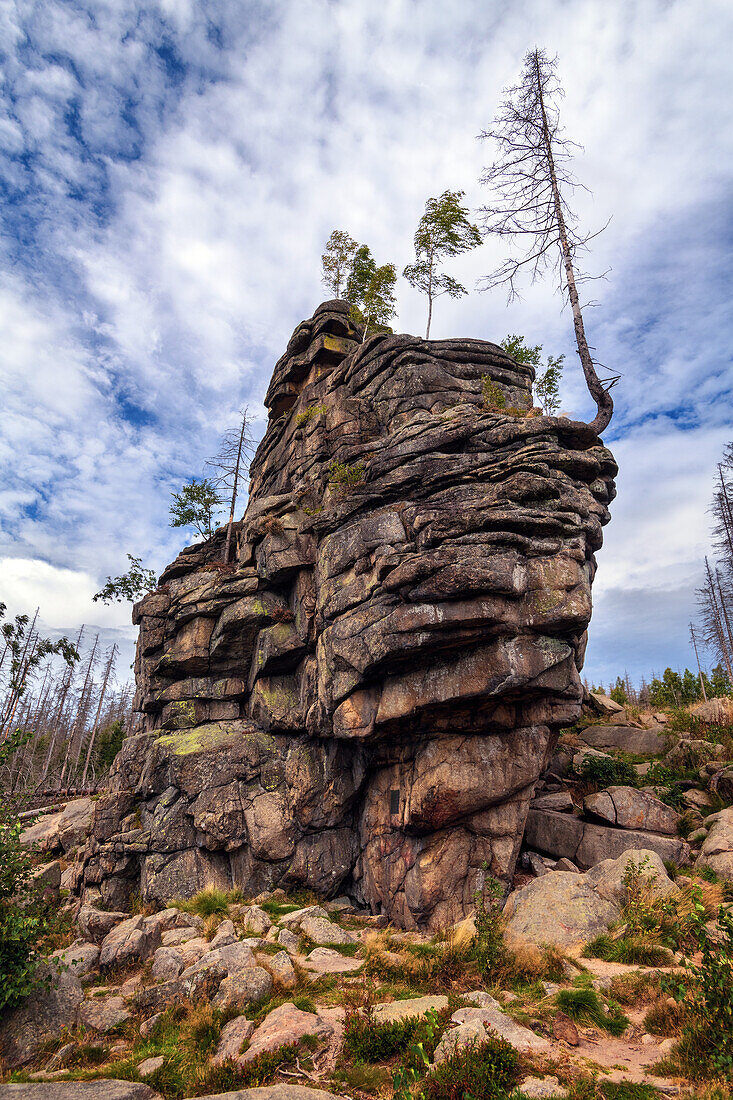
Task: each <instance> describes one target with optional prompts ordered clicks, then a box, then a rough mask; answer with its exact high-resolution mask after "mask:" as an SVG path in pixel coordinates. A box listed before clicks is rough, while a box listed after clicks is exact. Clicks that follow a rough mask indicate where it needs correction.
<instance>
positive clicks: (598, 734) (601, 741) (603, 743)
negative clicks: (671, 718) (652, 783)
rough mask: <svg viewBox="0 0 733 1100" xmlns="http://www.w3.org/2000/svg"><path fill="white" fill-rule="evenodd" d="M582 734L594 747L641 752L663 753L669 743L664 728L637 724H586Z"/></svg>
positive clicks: (587, 742)
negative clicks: (659, 728)
mask: <svg viewBox="0 0 733 1100" xmlns="http://www.w3.org/2000/svg"><path fill="white" fill-rule="evenodd" d="M580 736H581V737H582V739H583V741H585V743H586V745H589V746H590V747H591V748H593V749H620V750H621V752H633V753H640V754H646V753H662V752H664V751H665V750H666V748H667V744H668V737H667V735H666V734H665V733H664V730H655V729H639V728H638V727H637V726H601V725H598V726H586V727H585V729H584V730H583V731H582V732H581V734H580Z"/></svg>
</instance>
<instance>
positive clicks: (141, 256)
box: [0, 0, 733, 680]
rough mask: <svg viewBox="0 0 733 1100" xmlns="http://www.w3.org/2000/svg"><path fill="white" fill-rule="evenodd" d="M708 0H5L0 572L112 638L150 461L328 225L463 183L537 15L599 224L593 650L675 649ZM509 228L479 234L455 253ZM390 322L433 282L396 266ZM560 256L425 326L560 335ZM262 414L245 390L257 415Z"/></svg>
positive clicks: (715, 103)
mask: <svg viewBox="0 0 733 1100" xmlns="http://www.w3.org/2000/svg"><path fill="white" fill-rule="evenodd" d="M732 40H733V6H731V4H730V3H728V2H727V0H697V2H696V3H694V4H692V3H689V2H688V0H685V2H679V0H678V2H674V0H633V2H631V0H630V2H624V0H617V2H616V3H614V4H600V3H598V2H597V0H524V2H522V0H513V2H511V3H509V2H505V3H502V2H489V3H487V2H486V0H454V3H452V4H451V5H446V4H444V3H442V2H438V0H422V2H421V3H419V4H418V3H415V2H414V0H412V2H410V0H386V2H385V3H384V4H382V5H378V6H375V5H373V4H369V3H368V2H367V0H280V2H278V3H274V4H273V3H267V4H266V3H252V2H247V0H239V2H237V3H234V2H230V3H228V2H227V0H219V2H217V3H208V2H206V0H197V2H194V0H190V2H189V0H159V2H157V3H155V2H149V3H146V4H145V5H142V4H137V3H133V2H127V0H112V2H107V3H105V2H99V0H98V2H95V3H94V4H93V5H92V4H84V3H76V2H72V0H64V2H57V0H40V2H32V0H22V2H20V0H19V2H17V3H13V2H12V0H11V2H10V3H8V4H6V5H4V6H3V8H2V12H1V13H0V44H1V45H0V50H2V51H3V52H2V53H0V77H1V79H2V102H1V103H0V187H1V188H2V191H1V196H2V219H1V220H0V265H1V272H0V333H2V339H1V340H0V385H1V386H2V394H3V408H4V415H3V417H2V421H1V422H0V463H1V464H2V476H1V478H0V558H1V559H2V561H0V599H4V600H5V601H6V602H7V603H8V605H9V607H10V608H11V609H12V610H14V611H15V610H28V609H30V610H33V608H35V606H36V605H37V604H38V605H40V607H41V615H42V617H43V620H44V623H45V625H46V626H47V628H48V629H49V630H50V631H54V632H58V631H67V632H69V633H71V632H72V631H74V630H75V629H77V628H78V624H80V623H81V622H82V621H84V622H87V623H88V624H90V625H94V626H95V627H98V628H100V629H101V630H102V632H103V635H104V638H105V640H112V639H115V640H117V641H119V642H120V643H121V645H122V647H123V651H124V653H125V655H126V659H128V658H129V655H130V654H131V648H132V641H133V639H134V632H133V629H132V627H131V626H130V625H129V614H128V609H127V608H125V607H112V608H107V609H104V608H101V607H100V606H99V605H98V604H93V603H92V602H91V596H92V594H93V593H94V592H95V591H96V590H97V589H98V588H99V587H100V585H101V583H102V582H103V580H104V578H105V576H106V575H107V574H109V573H112V574H114V573H118V572H121V571H122V570H123V569H124V568H125V566H126V559H125V554H126V553H127V552H129V553H133V554H135V555H138V556H141V557H143V558H144V560H145V561H146V562H147V563H148V564H150V565H151V566H153V567H155V568H158V569H160V568H162V567H163V566H164V565H165V563H166V562H167V561H168V560H170V559H171V558H172V557H173V556H175V553H176V552H177V549H178V548H179V546H180V544H181V532H180V531H173V530H171V529H170V528H169V527H168V526H167V522H168V503H169V494H170V492H171V491H173V490H175V489H177V488H179V487H180V485H181V484H182V482H183V481H184V480H185V479H186V478H188V477H190V476H194V475H198V474H200V472H201V466H202V462H203V460H204V459H205V458H206V457H207V456H208V455H210V454H211V453H212V452H213V451H214V450H215V448H216V442H217V439H218V437H219V435H220V434H221V432H222V431H223V430H224V429H225V428H226V427H228V426H229V425H230V424H231V422H232V420H233V419H234V417H235V415H236V410H237V409H238V407H239V406H240V405H242V404H243V403H245V402H248V403H249V404H250V406H251V408H252V409H254V410H256V412H257V415H258V416H259V417H261V418H263V417H264V410H263V409H262V406H261V401H262V397H263V395H264V392H265V390H266V387H267V384H268V381H269V377H270V373H271V370H272V366H273V364H274V362H275V360H276V359H277V358H278V356H279V355H280V354H281V352H282V350H283V348H284V346H285V343H286V341H287V339H288V336H289V335H290V332H291V331H292V329H293V328H294V326H295V325H296V324H297V323H298V321H299V320H300V319H301V318H302V317H305V316H309V315H310V314H311V313H312V311H313V309H314V308H315V306H316V305H317V304H318V302H319V301H320V300H321V299H322V297H323V296H324V294H323V291H322V288H321V286H320V278H319V257H320V253H321V251H322V247H323V243H324V241H325V239H326V238H327V236H328V234H329V233H330V231H331V230H332V229H333V228H334V227H336V226H338V227H339V228H344V229H347V230H348V231H349V232H350V233H351V234H352V236H354V237H356V238H358V239H359V240H363V241H366V242H367V243H369V244H370V246H371V248H372V250H373V252H374V254H375V256H376V258H377V262H379V263H383V262H386V261H388V260H393V261H394V262H396V264H397V265H398V268H399V269H401V268H402V267H403V266H404V264H405V263H407V262H409V261H410V259H411V242H412V236H413V233H414V230H415V226H416V223H417V220H418V219H419V217H420V214H421V213H422V209H423V205H424V202H425V199H426V198H427V197H428V196H430V195H437V194H439V193H440V192H441V191H443V190H444V189H445V188H451V189H462V190H465V192H466V198H467V201H468V202H469V204H470V205H471V206H472V207H473V208H476V207H478V206H479V205H480V204H481V203H482V202H485V201H486V200H487V196H486V195H485V194H484V193H483V192H482V189H481V187H480V186H479V185H478V183H477V180H478V177H479V175H480V172H481V168H482V166H483V165H484V164H486V163H487V162H488V161H489V160H490V158H491V150H490V149H489V148H487V147H486V145H485V144H483V143H481V142H479V141H477V140H476V135H477V134H478V132H479V131H480V130H481V129H484V128H486V127H487V126H488V124H489V122H490V120H491V117H492V114H493V112H494V110H495V107H496V105H497V103H498V101H499V98H500V94H501V89H502V87H503V86H505V85H506V84H508V83H511V82H513V81H514V80H515V79H516V77H517V75H518V72H519V70H520V68H521V60H522V56H523V54H524V52H525V51H526V50H527V49H528V48H531V47H532V46H534V45H535V44H538V45H541V46H544V47H545V48H547V49H548V51H550V52H551V53H552V52H557V53H558V54H559V55H560V68H559V73H560V76H561V79H562V81H563V84H564V86H565V91H566V98H565V101H564V104H563V119H564V122H565V125H566V127H567V129H568V132H569V134H570V136H571V137H573V138H574V139H575V140H576V141H578V142H580V143H582V145H583V147H584V152H583V153H582V154H581V155H579V156H578V159H577V163H576V172H577V174H578V176H579V177H580V179H581V180H582V182H583V183H585V184H586V185H587V186H588V187H589V188H590V190H591V192H592V194H586V193H584V192H579V193H578V195H577V200H576V205H577V209H578V212H579V214H580V217H581V224H582V225H583V227H584V228H585V227H587V228H590V229H592V228H597V227H599V226H600V225H602V224H603V223H604V222H605V221H606V220H607V219H608V218H609V217H611V222H610V224H609V226H608V228H607V230H606V231H605V232H604V233H603V234H602V235H601V236H600V237H599V238H597V239H596V241H594V243H593V250H592V254H591V256H590V257H589V267H590V268H591V270H592V271H593V272H595V273H600V272H603V271H606V270H608V275H607V277H606V279H605V281H602V282H598V283H593V284H589V290H588V293H589V294H590V295H592V296H593V297H594V298H595V299H597V302H598V304H597V305H596V306H595V307H594V308H593V309H589V310H588V312H587V316H586V323H587V328H588V330H589V335H590V338H591V341H592V343H594V344H595V346H596V348H597V350H598V355H599V358H600V359H601V360H602V361H603V362H604V363H605V364H607V366H608V367H609V368H610V369H611V370H613V371H614V372H615V371H618V372H621V373H622V374H623V378H622V381H621V383H620V384H619V386H618V387H617V389H616V390H615V391H614V392H615V395H616V398H617V414H616V417H615V419H614V421H613V424H612V426H611V428H610V429H609V431H608V432H607V434H606V442H607V443H608V444H609V445H610V446H611V447H612V449H613V450H614V452H615V454H616V456H617V459H618V461H619V464H620V466H621V473H620V476H619V481H618V488H619V495H618V498H617V500H616V502H615V503H614V505H613V520H612V522H611V524H610V526H609V527H608V528H607V529H606V544H605V546H604V548H603V549H602V550H601V551H600V553H599V555H598V560H599V570H598V575H597V580H596V587H595V613H594V619H593V623H592V626H591V640H590V644H589V648H588V657H587V664H586V670H587V673H588V675H589V677H590V678H592V679H596V680H599V679H602V680H607V679H608V678H609V677H610V676H612V675H613V676H615V675H616V673H617V672H623V670H624V669H628V671H629V673H630V674H631V676H632V678H638V677H639V676H641V675H642V674H646V675H648V674H650V673H651V672H652V671H662V670H663V668H664V667H665V666H666V665H667V664H671V665H673V666H678V665H682V666H684V664H685V663H688V664H689V663H690V662H691V659H692V658H691V655H690V653H689V650H688V643H687V623H688V621H689V619H690V617H691V616H692V614H693V612H694V597H693V590H694V587H695V585H696V583H697V582H698V579H699V574H700V567H701V563H702V557H703V554H704V553H705V552H706V550H707V548H708V517H707V514H706V508H707V504H708V499H709V496H710V493H711V487H712V475H713V472H714V465H715V462H716V461H717V459H718V458H719V456H720V452H721V450H722V446H723V444H724V443H725V442H727V441H728V440H730V439H731V438H733V424H732V421H733V411H732V405H731V389H732V388H733V370H732V369H731V329H732V327H733V326H732V325H731V311H732V309H733V307H732V306H731V301H733V295H732V294H731V284H732V282H733V280H732V278H731V274H732V272H731V265H732V263H733V261H732V260H731V254H732V252H731V243H732V238H733V225H732V224H731V222H732V218H731V211H732V209H733V204H732V203H731V198H732V191H733V126H732V125H731V111H732V110H733V106H732V105H733V94H732V92H733V88H732V87H731V85H732V84H733V77H732V75H731V67H730V63H729V47H730V42H731V41H732ZM500 258H501V251H500V246H499V245H498V244H497V243H496V242H492V241H488V242H487V243H486V244H484V245H483V246H482V247H481V248H480V249H477V250H476V251H475V252H473V253H471V254H470V255H468V256H466V257H463V258H461V260H460V261H459V262H457V263H456V264H455V266H454V269H453V273H454V274H455V276H456V277H458V278H459V279H460V280H461V281H462V282H463V283H465V284H466V285H467V286H471V287H472V286H474V285H475V283H476V281H477V280H478V279H479V278H480V276H481V275H483V274H485V273H486V272H488V271H489V270H491V269H492V267H493V266H495V263H496V262H497V260H498V259H500ZM398 304H399V317H398V323H397V327H398V328H399V330H401V331H406V332H417V333H420V332H422V330H423V326H424V314H425V308H424V303H423V301H422V300H421V299H420V298H419V296H418V295H417V294H416V293H415V292H413V291H412V290H411V289H410V288H409V286H408V285H407V284H406V283H405V282H404V281H403V280H402V281H400V283H399V284H398ZM561 307H562V302H561V300H560V298H559V296H558V295H557V294H556V293H555V290H554V287H553V285H552V283H551V281H550V280H545V281H543V282H542V283H538V284H535V285H534V286H527V287H526V288H525V293H524V294H523V297H522V300H521V301H519V302H516V303H514V304H512V305H511V306H510V307H507V304H506V301H505V299H504V297H503V296H502V294H501V293H500V292H494V293H492V294H478V293H472V294H471V295H470V296H469V297H468V298H465V299H462V300H460V301H455V302H453V301H445V300H443V299H441V300H440V301H439V302H438V304H437V307H436V312H435V317H434V322H433V329H432V335H433V336H434V337H435V338H442V337H446V336H457V335H467V336H473V337H478V338H485V339H491V340H499V339H501V338H502V337H504V336H505V335H507V334H508V333H514V332H517V333H522V334H524V335H525V336H526V337H527V339H528V342H531V343H542V344H543V345H544V347H545V350H546V351H549V352H552V353H553V354H559V353H561V352H564V353H565V354H566V356H567V364H568V365H567V369H566V377H565V381H564V385H563V394H562V396H563V408H564V410H566V411H568V412H571V413H573V414H574V415H576V416H588V415H590V412H591V410H590V406H589V403H588V399H587V396H586V395H585V393H584V391H583V388H582V380H581V378H580V376H579V371H578V370H577V369H576V368H575V360H576V356H575V354H574V351H573V345H572V342H571V341H572V326H571V322H570V317H569V315H568V313H567V311H563V310H562V308H561ZM263 426H264V420H263V419H261V422H260V430H261V429H262V427H263Z"/></svg>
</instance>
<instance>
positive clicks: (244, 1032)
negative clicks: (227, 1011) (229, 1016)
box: [211, 1016, 255, 1066]
mask: <svg viewBox="0 0 733 1100" xmlns="http://www.w3.org/2000/svg"><path fill="white" fill-rule="evenodd" d="M254 1029H255V1024H254V1022H253V1021H252V1020H248V1019H247V1017H246V1016H235V1017H234V1019H233V1020H230V1021H229V1022H228V1023H226V1024H224V1027H223V1028H222V1029H221V1035H220V1036H219V1044H218V1046H217V1048H216V1053H215V1054H214V1055H213V1057H212V1059H211V1064H212V1065H214V1066H221V1065H223V1064H224V1062H226V1061H228V1060H229V1059H231V1060H232V1061H235V1060H236V1059H237V1058H238V1057H239V1055H240V1053H241V1051H242V1047H243V1045H244V1044H245V1043H246V1042H247V1041H248V1040H249V1038H250V1036H251V1035H252V1032H253V1031H254Z"/></svg>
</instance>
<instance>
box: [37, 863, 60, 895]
mask: <svg viewBox="0 0 733 1100" xmlns="http://www.w3.org/2000/svg"><path fill="white" fill-rule="evenodd" d="M32 880H33V882H34V883H35V885H36V886H40V887H41V889H42V890H50V891H52V893H56V894H57V893H58V891H59V888H60V886H61V864H60V863H59V861H58V860H57V859H54V860H52V861H51V862H50V863H43V864H41V866H40V867H36V868H35V869H34V871H33V875H32Z"/></svg>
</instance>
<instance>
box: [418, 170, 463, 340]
mask: <svg viewBox="0 0 733 1100" xmlns="http://www.w3.org/2000/svg"><path fill="white" fill-rule="evenodd" d="M464 194H465V192H463V191H444V192H443V194H442V195H441V196H440V197H439V198H437V199H428V201H427V202H426V203H425V213H424V214H423V216H422V217H421V218H420V221H419V223H418V227H417V230H416V232H415V238H414V245H415V262H414V264H408V265H407V267H405V269H404V271H403V272H402V274H403V276H404V278H405V279H407V281H408V283H409V284H410V286H412V287H415V289H416V290H419V291H420V293H421V294H425V295H426V297H427V299H428V323H427V327H426V330H425V339H426V340H429V339H430V324H431V321H432V318H433V302H434V300H435V299H436V298H437V297H439V295H441V294H447V295H448V296H449V297H451V298H460V297H462V296H463V295H464V294H468V291H467V290H466V288H465V286H462V285H461V283H459V282H457V281H456V280H455V279H454V278H452V276H450V275H447V274H445V272H441V271H440V270H439V268H440V264H441V262H442V261H443V260H444V259H447V258H449V257H451V256H460V255H461V253H463V252H468V251H470V250H471V249H472V248H476V247H478V245H480V244H481V233H480V231H479V229H478V226H476V225H474V224H473V223H472V222H470V221H469V220H468V208H467V207H465V206H461V199H462V198H463V196H464Z"/></svg>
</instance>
